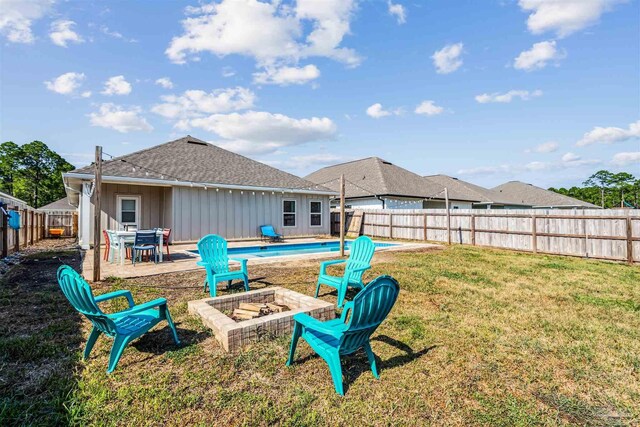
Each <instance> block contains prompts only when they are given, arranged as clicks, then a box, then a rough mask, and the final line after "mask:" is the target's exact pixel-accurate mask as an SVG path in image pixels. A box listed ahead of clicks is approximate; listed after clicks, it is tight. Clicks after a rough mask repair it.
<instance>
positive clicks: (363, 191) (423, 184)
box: [305, 157, 475, 209]
mask: <svg viewBox="0 0 640 427" xmlns="http://www.w3.org/2000/svg"><path fill="white" fill-rule="evenodd" d="M343 174H344V177H345V207H347V208H358V209H430V208H444V207H445V191H444V190H445V188H444V186H443V185H441V184H439V183H437V182H433V181H430V180H427V179H424V178H423V177H422V176H420V175H418V174H415V173H413V172H411V171H409V170H407V169H404V168H401V167H399V166H396V165H394V164H393V163H391V162H388V161H386V160H383V159H380V158H378V157H368V158H366V159H360V160H355V161H352V162H346V163H340V164H337V165H333V166H327V167H324V168H322V169H320V170H317V171H316V172H313V173H312V174H310V175H307V176H306V177H305V179H307V180H309V181H312V182H315V183H316V184H318V185H322V186H324V187H328V188H330V189H332V190H334V191H336V192H339V191H340V176H341V175H343ZM474 201H475V200H473V199H469V198H467V197H466V196H465V195H464V194H458V193H457V192H456V191H455V190H451V191H449V203H450V206H451V208H453V209H456V208H459V209H470V208H471V206H472V203H473V202H474ZM336 204H337V201H334V206H335V205H336Z"/></svg>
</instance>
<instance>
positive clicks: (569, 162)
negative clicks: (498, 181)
mask: <svg viewBox="0 0 640 427" xmlns="http://www.w3.org/2000/svg"><path fill="white" fill-rule="evenodd" d="M600 163H602V162H601V161H600V160H596V159H583V158H582V157H580V156H578V155H576V154H574V153H565V154H564V155H563V156H562V157H561V158H560V160H559V161H553V162H540V161H534V162H529V163H526V164H502V165H499V166H484V167H476V168H469V169H460V170H459V171H458V174H460V175H492V174H508V175H519V174H522V173H525V172H542V171H545V172H554V171H563V170H566V169H571V168H580V167H584V166H593V165H597V164H600Z"/></svg>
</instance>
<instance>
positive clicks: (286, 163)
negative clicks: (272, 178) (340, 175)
mask: <svg viewBox="0 0 640 427" xmlns="http://www.w3.org/2000/svg"><path fill="white" fill-rule="evenodd" d="M349 160H350V158H346V157H343V156H338V155H336V154H330V153H318V154H309V155H303V156H291V157H289V158H287V159H286V160H271V161H266V162H265V163H267V164H269V165H271V166H275V167H280V168H285V169H296V170H305V169H310V168H312V167H313V168H314V169H315V168H319V167H323V166H328V165H333V164H336V163H341V162H346V161H349Z"/></svg>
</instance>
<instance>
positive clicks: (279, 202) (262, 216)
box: [172, 187, 331, 242]
mask: <svg viewBox="0 0 640 427" xmlns="http://www.w3.org/2000/svg"><path fill="white" fill-rule="evenodd" d="M284 200H295V201H296V226H295V227H283V201H284ZM311 201H320V202H322V225H321V226H319V227H316V226H314V227H312V226H311V225H310V214H309V209H310V206H309V204H310V202H311ZM172 206H173V209H172V210H173V215H172V223H173V231H172V235H173V240H174V241H176V242H191V241H197V240H198V239H200V238H201V237H202V236H204V235H207V234H211V233H213V234H219V235H221V236H223V237H225V238H227V239H247V238H255V237H259V236H260V233H259V227H260V226H261V225H264V224H271V225H273V226H274V227H275V229H276V231H277V232H278V233H280V234H283V235H285V236H312V235H322V234H330V227H331V220H330V206H329V197H328V196H324V195H310V194H295V193H293V194H292V193H285V194H282V193H281V192H275V193H274V194H272V192H270V191H265V192H262V191H255V192H254V191H250V190H249V191H243V192H240V191H238V190H233V191H232V192H229V190H223V189H220V190H219V191H216V190H215V189H208V190H204V189H201V188H190V187H174V188H173V194H172Z"/></svg>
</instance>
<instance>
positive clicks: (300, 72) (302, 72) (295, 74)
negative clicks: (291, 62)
mask: <svg viewBox="0 0 640 427" xmlns="http://www.w3.org/2000/svg"><path fill="white" fill-rule="evenodd" d="M318 77H320V70H319V69H318V67H316V66H315V65H313V64H309V65H305V66H304V67H286V66H285V67H279V68H276V67H267V68H265V70H264V71H261V72H257V73H254V74H253V82H254V83H258V84H275V85H280V86H288V85H292V84H296V85H301V84H305V83H308V82H310V81H312V80H315V79H317V78H318Z"/></svg>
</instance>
